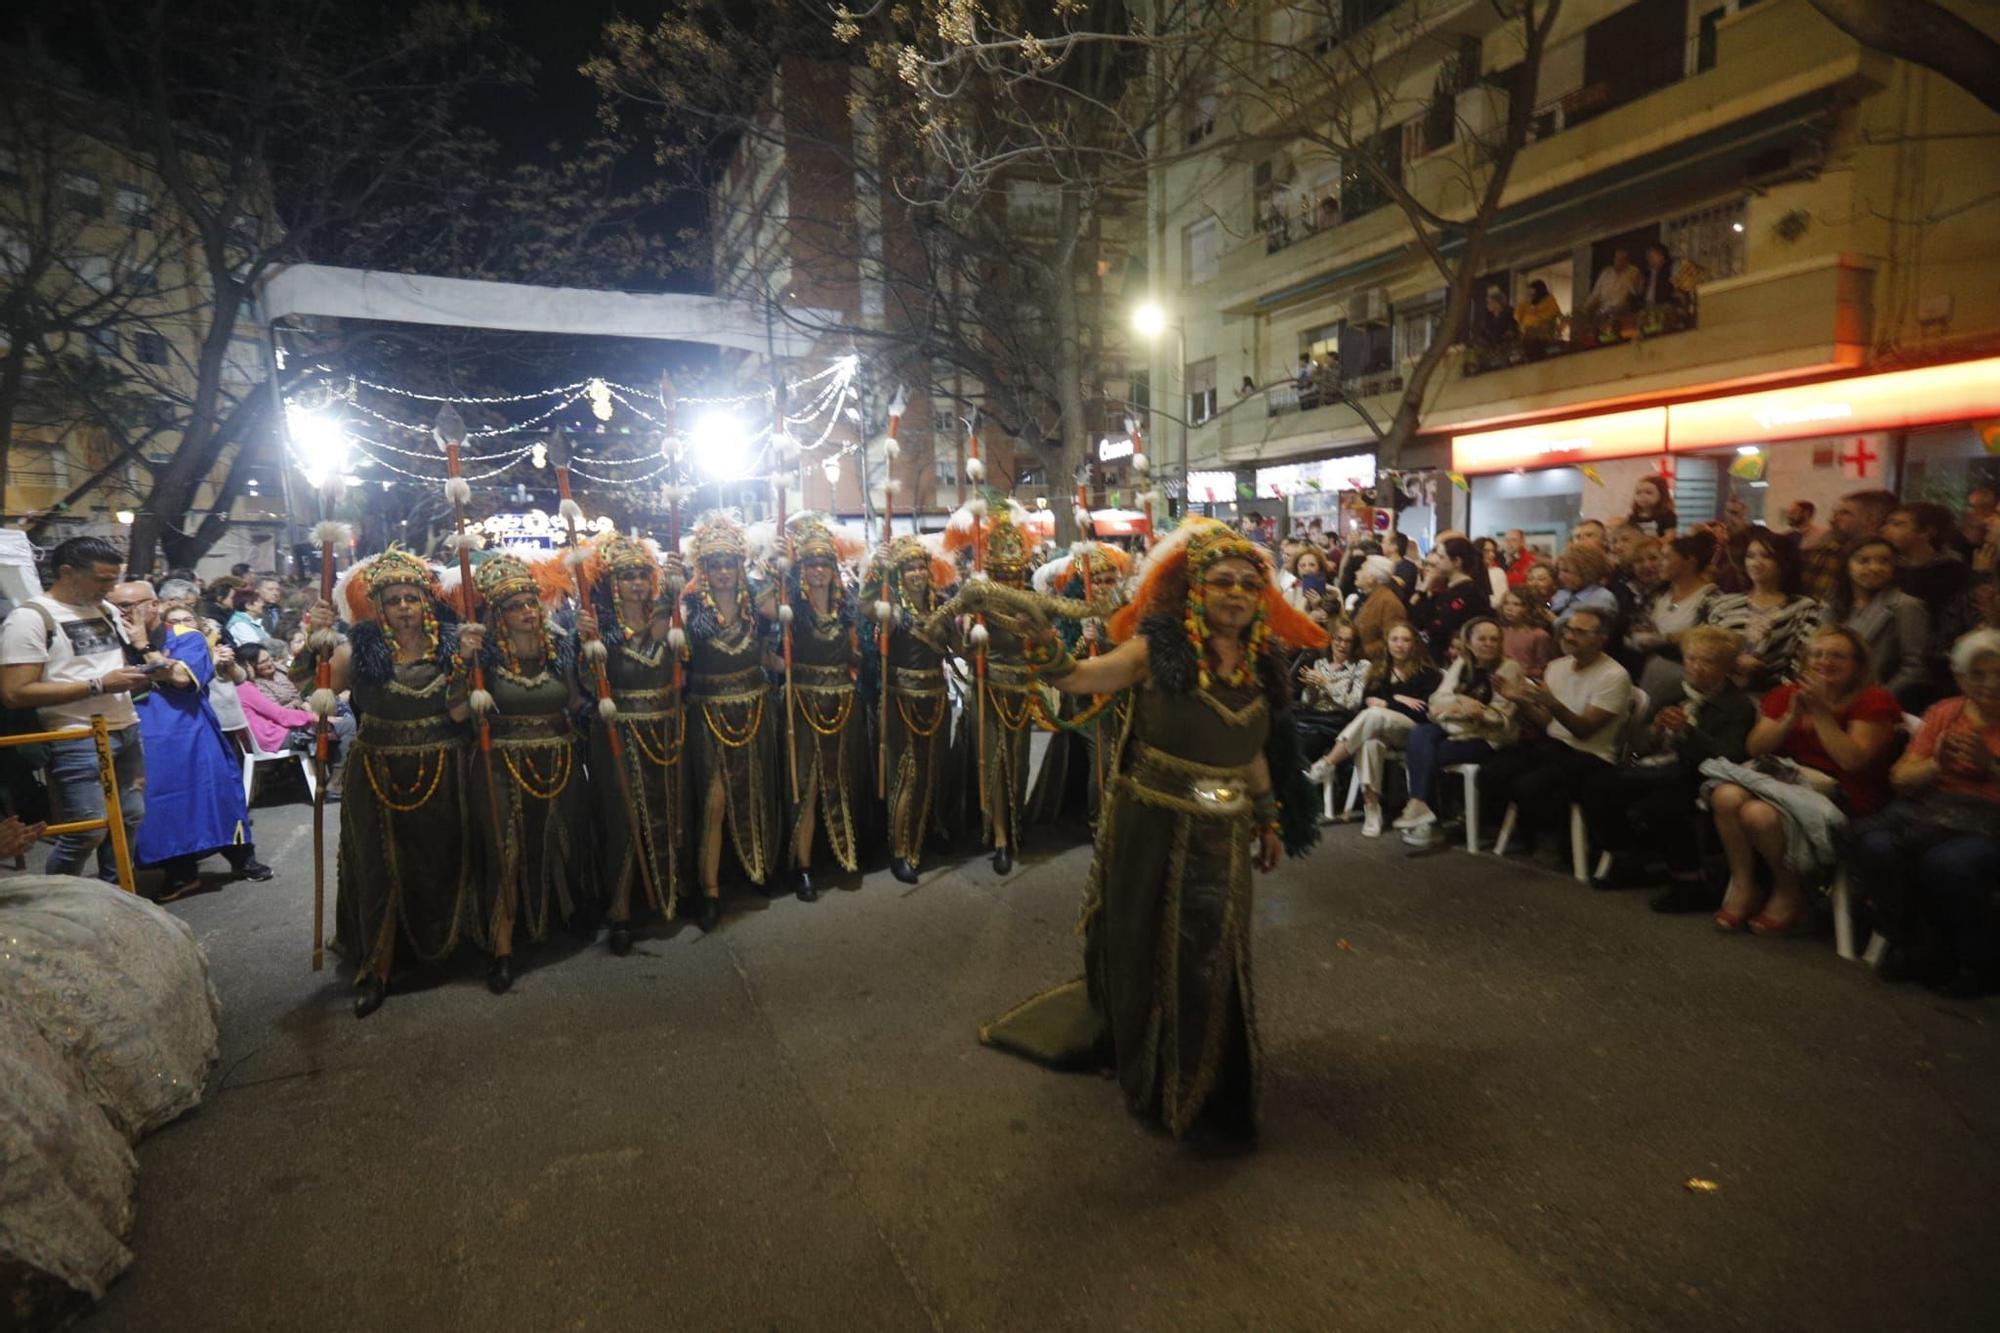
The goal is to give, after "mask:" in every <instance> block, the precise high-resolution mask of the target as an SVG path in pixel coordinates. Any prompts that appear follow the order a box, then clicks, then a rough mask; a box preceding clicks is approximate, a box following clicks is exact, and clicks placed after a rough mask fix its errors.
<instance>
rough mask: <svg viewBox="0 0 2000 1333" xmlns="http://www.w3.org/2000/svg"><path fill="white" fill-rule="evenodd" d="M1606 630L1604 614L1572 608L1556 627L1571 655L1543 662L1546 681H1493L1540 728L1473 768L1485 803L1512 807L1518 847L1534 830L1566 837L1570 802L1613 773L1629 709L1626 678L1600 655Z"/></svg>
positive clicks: (1526, 844) (1528, 844) (1531, 839)
mask: <svg viewBox="0 0 2000 1333" xmlns="http://www.w3.org/2000/svg"><path fill="white" fill-rule="evenodd" d="M1610 628H1611V617H1610V615H1609V614H1608V613H1607V612H1604V611H1601V610H1599V609H1598V608H1596V607H1593V606H1579V607H1577V608H1576V609H1575V610H1574V611H1572V612H1571V613H1570V617H1569V621H1568V623H1567V624H1565V625H1564V626H1563V627H1562V640H1563V646H1564V647H1566V648H1567V649H1569V654H1568V656H1565V657H1558V658H1557V659H1556V660H1555V661H1553V662H1551V663H1549V669H1548V674H1547V676H1546V678H1545V679H1544V681H1542V682H1540V683H1537V682H1535V681H1524V682H1521V683H1519V684H1510V683H1508V682H1506V681H1504V680H1503V681H1501V682H1500V684H1499V689H1500V691H1501V693H1502V694H1503V695H1505V696H1506V697H1507V698H1508V699H1511V700H1512V701H1513V702H1514V703H1516V704H1517V705H1519V708H1520V717H1521V720H1522V722H1523V723H1524V724H1532V725H1534V726H1538V727H1540V728H1542V730H1543V732H1544V734H1543V735H1542V736H1541V737H1539V738H1537V739H1533V740H1524V741H1522V742H1521V743H1520V744H1518V745H1515V746H1512V747H1510V748H1509V749H1506V750H1503V751H1501V752H1499V753H1498V754H1496V755H1494V756H1493V758H1492V760H1491V761H1490V762H1488V763H1485V764H1482V765H1481V766H1480V770H1479V782H1480V790H1481V792H1482V793H1483V794H1484V798H1485V800H1486V803H1487V804H1488V805H1489V806H1490V807H1491V808H1492V809H1495V810H1504V809H1505V808H1506V807H1507V806H1508V805H1513V806H1514V807H1515V810H1516V828H1517V831H1518V833H1519V837H1520V841H1519V844H1518V845H1519V847H1520V849H1521V850H1522V851H1523V852H1527V851H1531V850H1532V849H1533V847H1534V843H1535V839H1536V837H1537V836H1538V835H1540V834H1554V835H1556V836H1557V838H1558V840H1559V841H1566V840H1567V835H1568V830H1569V807H1570V803H1571V802H1572V801H1574V800H1576V799H1577V796H1578V795H1579V794H1580V793H1581V792H1582V791H1583V789H1584V788H1585V787H1586V786H1588V785H1589V784H1591V783H1593V782H1597V781H1600V780H1602V779H1603V778H1604V777H1606V776H1608V775H1609V774H1610V772H1611V766H1612V763H1613V761H1614V759H1615V757H1616V755H1617V753H1618V731H1619V726H1620V724H1621V723H1622V722H1623V721H1624V719H1625V716H1626V714H1627V712H1629V711H1630V709H1631V704H1632V678H1631V677H1630V676H1627V675H1626V674H1625V668H1624V667H1621V666H1619V665H1618V663H1617V661H1616V660H1614V659H1613V658H1612V657H1611V656H1610V655H1609V654H1607V653H1606V652H1605V641H1606V639H1607V638H1608V637H1609V634H1610Z"/></svg>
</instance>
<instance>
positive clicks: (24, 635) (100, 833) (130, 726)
mask: <svg viewBox="0 0 2000 1333" xmlns="http://www.w3.org/2000/svg"><path fill="white" fill-rule="evenodd" d="M49 563H50V564H51V565H52V566H53V567H54V569H55V578H54V580H53V581H52V582H51V583H50V585H49V590H48V591H47V592H45V593H43V594H41V595H40V596H38V597H31V598H29V599H28V600H27V601H26V602H24V603H22V604H21V605H20V606H18V607H16V608H15V609H14V612H13V614H11V615H9V616H8V617H7V622H6V625H5V626H4V627H0V698H4V701H5V702H6V704H7V706H8V707H10V708H33V709H36V710H37V711H38V713H39V715H40V717H41V724H42V726H44V727H45V728H47V729H48V730H50V731H55V730H59V729H63V728H68V727H77V726H89V725H90V721H91V719H92V718H93V717H97V716H99V715H102V716H103V718H104V724H105V726H106V727H107V728H108V729H109V730H110V732H111V757H112V764H113V767H114V769H115V771H116V773H117V781H118V805H119V808H120V809H121V810H122V811H123V812H124V818H125V831H126V835H127V837H128V838H131V839H135V838H136V837H137V835H138V832H139V830H140V828H141V827H142V826H143V821H144V819H145V816H146V801H145V789H146V757H145V750H144V747H143V743H142V742H141V740H140V738H139V714H138V710H137V709H135V708H134V707H133V705H132V696H133V694H134V693H142V694H143V693H144V692H145V691H146V690H147V689H149V688H150V687H151V677H150V676H148V675H147V674H146V672H144V671H141V670H140V669H139V668H138V667H137V666H136V665H134V663H136V662H137V661H138V660H139V651H138V647H137V645H135V644H132V643H131V642H130V641H129V640H128V638H127V637H126V633H125V625H124V621H123V620H122V619H121V618H120V616H119V615H118V613H117V611H116V610H114V609H113V608H112V607H111V606H110V604H109V603H107V602H106V601H105V600H104V596H105V594H106V593H108V592H110V591H111V589H112V587H113V586H114V585H115V584H116V583H117V582H118V573H119V570H120V569H121V568H122V567H123V566H124V563H125V557H124V555H123V554H122V553H121V552H120V551H119V550H118V548H117V547H116V546H113V545H112V544H111V543H110V542H107V541H105V540H104V539H103V538H101V537H72V538H70V539H69V540H68V541H66V542H64V543H62V545H60V546H58V547H56V549H55V551H54V553H53V554H52V555H51V556H50V557H49ZM48 783H49V789H50V795H51V798H52V800H53V802H54V804H55V806H56V807H57V809H58V811H59V815H58V818H59V820H60V821H61V822H65V823H69V822H80V821H83V820H90V819H101V818H103V816H104V789H103V787H101V786H100V785H99V784H98V776H97V746H96V743H95V742H94V741H92V740H91V739H90V738H89V737H85V738H83V739H81V740H73V741H58V742H57V743H55V744H54V745H51V746H50V747H49V767H48ZM93 851H95V852H96V853H97V875H98V878H99V879H102V880H105V881H107V882H116V880H117V878H118V867H117V864H116V862H115V860H114V858H113V856H112V852H111V845H110V840H109V838H108V837H107V836H106V834H105V832H104V830H102V829H96V830H92V831H89V832H85V833H65V834H62V835H61V836H60V837H58V838H57V839H56V845H55V847H54V848H53V849H52V850H51V851H50V852H49V859H48V864H47V865H46V866H45V867H44V868H43V869H44V873H45V874H50V875H76V874H80V873H82V871H83V868H84V864H85V863H86V862H87V861H88V860H89V858H90V854H91V852H93Z"/></svg>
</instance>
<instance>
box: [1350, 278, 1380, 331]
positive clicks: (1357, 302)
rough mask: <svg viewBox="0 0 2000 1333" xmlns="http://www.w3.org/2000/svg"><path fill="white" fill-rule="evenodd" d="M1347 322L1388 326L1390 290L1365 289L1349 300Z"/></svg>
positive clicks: (1378, 288)
mask: <svg viewBox="0 0 2000 1333" xmlns="http://www.w3.org/2000/svg"><path fill="white" fill-rule="evenodd" d="M1347 322H1348V323H1349V324H1386V323H1388V322H1389V289H1388V288H1387V287H1364V288H1362V289H1361V290H1360V291H1358V292H1356V293H1354V295H1352V296H1350V297H1348V298H1347Z"/></svg>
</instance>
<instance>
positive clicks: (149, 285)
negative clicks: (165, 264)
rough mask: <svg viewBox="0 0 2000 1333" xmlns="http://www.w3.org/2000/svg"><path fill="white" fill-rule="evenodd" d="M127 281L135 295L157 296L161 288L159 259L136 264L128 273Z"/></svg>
mask: <svg viewBox="0 0 2000 1333" xmlns="http://www.w3.org/2000/svg"><path fill="white" fill-rule="evenodd" d="M126 283H127V285H128V286H130V287H131V289H132V292H133V294H134V295H135V296H155V295H158V294H159V290H160V265H159V261H158V260H148V261H146V262H145V263H141V264H134V265H133V266H132V269H131V271H130V272H129V273H128V274H127V275H126Z"/></svg>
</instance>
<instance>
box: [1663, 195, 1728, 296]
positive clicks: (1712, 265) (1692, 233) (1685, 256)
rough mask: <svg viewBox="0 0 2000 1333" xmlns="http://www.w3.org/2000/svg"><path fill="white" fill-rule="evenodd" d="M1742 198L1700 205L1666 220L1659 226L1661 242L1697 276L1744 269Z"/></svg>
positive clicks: (1723, 274)
mask: <svg viewBox="0 0 2000 1333" xmlns="http://www.w3.org/2000/svg"><path fill="white" fill-rule="evenodd" d="M1744 213H1745V209H1744V201H1743V200H1741V199H1732V200H1730V201H1729V202H1728V203H1726V204H1718V205H1716V206H1715V207H1713V208H1704V209H1702V210H1701V211H1700V212H1697V213H1688V214H1685V215H1684V216H1681V217H1677V218H1673V219H1670V220H1669V221H1668V222H1667V223H1665V225H1663V226H1662V227H1661V228H1660V241H1661V244H1663V245H1665V246H1666V247H1667V252H1668V253H1669V254H1671V255H1672V256H1673V257H1674V258H1676V259H1679V260H1682V261H1684V262H1686V263H1689V264H1692V265H1694V266H1695V268H1696V269H1697V270H1699V279H1700V281H1703V282H1713V281H1715V280H1716V279H1717V278H1734V277H1737V276H1739V275H1740V274H1741V273H1742V272H1743V271H1744V269H1745V267H1746V264H1745V260H1744V249H1745V246H1744V239H1745V237H1744V222H1745V218H1744Z"/></svg>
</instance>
